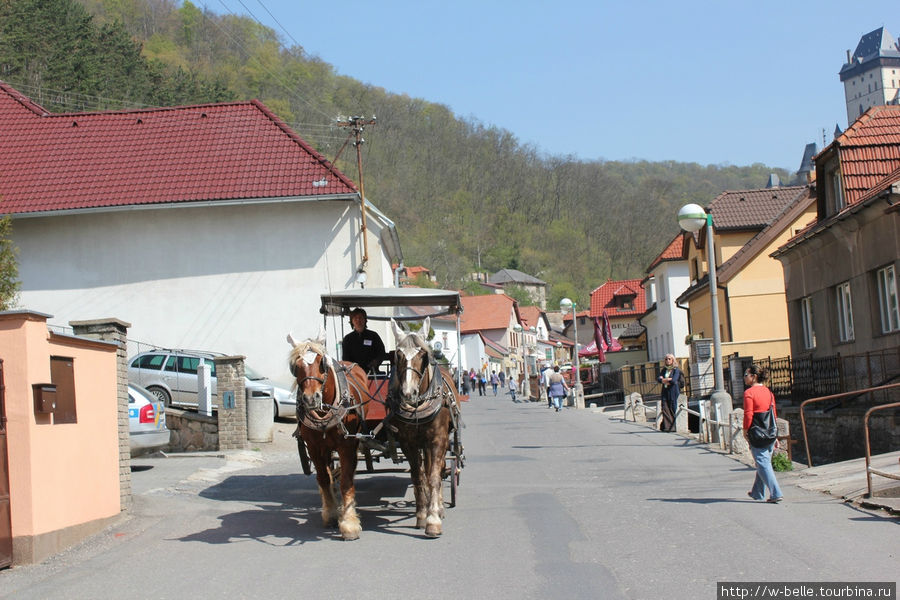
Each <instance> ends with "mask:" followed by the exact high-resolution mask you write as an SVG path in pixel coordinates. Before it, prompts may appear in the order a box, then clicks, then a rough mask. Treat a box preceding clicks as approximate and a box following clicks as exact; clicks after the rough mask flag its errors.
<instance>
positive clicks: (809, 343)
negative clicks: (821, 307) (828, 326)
mask: <svg viewBox="0 0 900 600" xmlns="http://www.w3.org/2000/svg"><path fill="white" fill-rule="evenodd" d="M800 322H801V324H802V327H803V349H804V350H812V349H813V348H815V347H816V330H815V329H814V327H813V313H812V298H810V297H809V296H807V297H805V298H803V299H802V300H800Z"/></svg>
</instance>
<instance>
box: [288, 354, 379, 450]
mask: <svg viewBox="0 0 900 600" xmlns="http://www.w3.org/2000/svg"><path fill="white" fill-rule="evenodd" d="M329 371H330V372H331V373H332V375H334V383H335V393H334V399H333V400H332V402H333V403H331V404H329V403H326V402H325V401H324V398H323V400H322V401H321V402H319V404H318V405H317V406H316V407H315V408H312V409H307V408H305V407H304V406H302V403H301V402H299V401H298V402H297V413H298V417H299V420H300V421H301V422H302V423H303V424H304V425H306V426H307V427H309V428H310V429H312V430H314V431H321V432H322V435H323V436H324V435H325V433H326V432H327V431H328V430H329V429H332V428H334V427H340V428H341V430H342V431H343V433H344V436H345V437H347V436H350V435H352V434H351V433H350V432H349V431H347V426H346V425H345V424H344V419H345V418H346V417H347V415H349V414H350V413H351V412H354V413H356V414H357V415H359V417H360V419H363V418H364V416H363V412H362V406H363V405H364V404H365V402H360V403H358V404H354V403H353V398H352V396H351V395H350V385H351V384H350V381H349V380H348V379H347V369H346V368H345V367H344V366H343V365H339V366H338V367H335V366H333V365H329ZM326 379H327V376H326V377H310V376H307V377H304V378H303V379H300V380H298V381H297V385H298V386H299V385H301V384H302V383H303V382H304V381H308V380H309V381H317V382H319V383H320V384H321V385H322V388H323V391H324V387H325V380H326ZM354 389H355V386H354ZM323 409H325V410H327V413H326V414H325V416H323V417H319V416H318V415H317V414H316V413H317V412H321V411H322V410H323Z"/></svg>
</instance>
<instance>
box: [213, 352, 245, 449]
mask: <svg viewBox="0 0 900 600" xmlns="http://www.w3.org/2000/svg"><path fill="white" fill-rule="evenodd" d="M244 358H245V357H243V356H217V357H216V358H215V362H216V393H217V394H218V396H219V399H218V406H219V408H218V410H217V411H216V415H217V416H218V419H219V450H243V449H245V448H247V398H246V394H247V392H246V386H245V384H244ZM228 392H230V393H232V394H234V404H233V406H232V405H230V404H227V402H226V393H228Z"/></svg>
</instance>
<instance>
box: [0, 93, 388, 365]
mask: <svg viewBox="0 0 900 600" xmlns="http://www.w3.org/2000/svg"><path fill="white" fill-rule="evenodd" d="M0 173H2V174H3V175H2V177H0V213H2V214H9V215H11V216H12V217H13V242H14V243H15V245H16V246H17V247H18V248H19V251H20V252H19V277H20V280H21V282H22V287H21V293H20V301H21V304H22V305H23V306H25V307H27V308H29V309H31V310H37V311H40V312H44V313H48V314H51V315H53V318H51V319H50V321H49V322H50V324H52V325H67V324H68V322H69V321H71V320H85V319H90V318H95V317H111V316H112V317H117V318H119V319H122V320H123V321H127V322H130V323H131V324H132V328H131V331H130V335H131V337H132V338H134V339H137V340H141V341H142V342H147V343H148V344H152V345H158V346H167V347H192V348H199V349H208V350H214V351H220V352H225V353H228V354H241V355H245V356H247V357H248V361H249V362H250V363H251V364H253V365H254V366H256V367H257V368H259V369H261V370H262V371H263V372H264V373H266V374H267V375H269V376H270V377H273V378H275V379H276V380H281V381H282V382H284V381H286V380H287V379H289V377H290V376H289V374H288V373H287V370H286V367H285V366H284V351H283V349H282V348H281V344H279V343H276V340H283V337H284V334H285V333H286V332H287V331H293V332H294V335H295V336H296V337H300V336H302V335H309V336H313V335H315V334H316V330H317V329H318V326H319V324H320V320H319V315H318V304H319V302H318V296H319V294H320V293H321V292H323V291H327V290H328V289H346V288H349V287H353V286H354V285H357V281H358V280H361V279H362V278H361V277H359V273H360V271H365V273H366V275H367V285H370V286H376V287H377V286H389V285H391V281H392V273H391V270H390V265H391V262H392V260H393V262H400V261H401V260H402V255H401V253H400V247H399V243H398V242H397V236H396V232H395V230H394V227H393V223H392V222H391V221H390V220H389V219H388V218H387V217H386V216H384V215H383V214H382V213H380V212H379V211H378V210H377V209H376V208H375V207H374V206H372V205H371V204H370V203H368V202H367V206H369V208H370V210H368V211H367V213H368V216H367V224H366V225H367V228H366V230H367V231H368V238H367V240H368V243H367V244H364V243H363V241H364V240H363V238H362V235H361V232H362V231H363V230H364V228H363V222H362V211H361V203H360V197H359V194H358V192H357V189H356V186H355V185H354V183H353V182H352V181H351V180H350V179H349V178H348V177H346V176H345V175H344V174H343V173H341V172H340V171H339V170H337V169H336V168H335V167H334V166H333V165H332V164H331V163H329V162H328V161H327V160H326V159H325V158H324V157H323V156H322V155H320V154H319V153H318V152H316V151H315V150H314V149H313V148H312V147H311V146H309V145H308V144H307V143H306V142H305V141H304V140H303V139H302V138H301V137H300V136H299V135H298V134H297V133H296V132H294V131H292V130H291V129H290V128H289V127H288V126H287V125H286V124H285V123H284V122H283V121H282V120H281V119H279V118H278V117H277V116H276V115H274V114H273V113H272V112H271V111H270V110H269V109H267V108H266V107H265V106H264V105H263V104H261V103H260V102H257V101H250V102H230V103H221V104H204V105H196V106H181V107H171V108H151V109H141V110H128V111H109V112H94V113H65V114H51V113H49V112H48V111H46V110H44V109H43V108H42V107H41V106H39V105H38V104H36V103H35V102H33V101H31V100H30V99H29V98H27V97H25V96H24V95H22V94H21V93H19V92H18V91H16V90H15V89H13V88H12V87H10V86H9V85H6V84H4V83H2V82H0ZM366 248H368V252H369V255H368V257H366V256H364V253H365V251H366ZM366 258H368V260H366ZM338 331H339V328H338ZM333 332H334V330H333V329H332V330H331V335H333ZM276 333H277V335H276ZM382 333H386V330H384V331H383V332H382ZM330 341H331V342H332V343H333V340H330ZM332 347H333V346H332Z"/></svg>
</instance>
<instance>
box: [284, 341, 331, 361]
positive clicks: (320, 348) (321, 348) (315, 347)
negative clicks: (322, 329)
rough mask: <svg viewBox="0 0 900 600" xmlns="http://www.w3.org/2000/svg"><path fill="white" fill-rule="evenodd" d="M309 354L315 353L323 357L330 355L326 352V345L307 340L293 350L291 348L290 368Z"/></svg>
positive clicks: (296, 345)
mask: <svg viewBox="0 0 900 600" xmlns="http://www.w3.org/2000/svg"><path fill="white" fill-rule="evenodd" d="M307 352H315V353H316V354H321V355H322V356H328V353H327V352H326V351H325V344H323V343H322V342H319V341H315V340H306V341H304V342H300V343H298V344H295V345H294V347H293V348H291V354H290V357H289V358H288V366H293V365H294V364H296V363H297V361H298V360H300V357H301V356H303V355H304V354H306V353H307Z"/></svg>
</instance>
